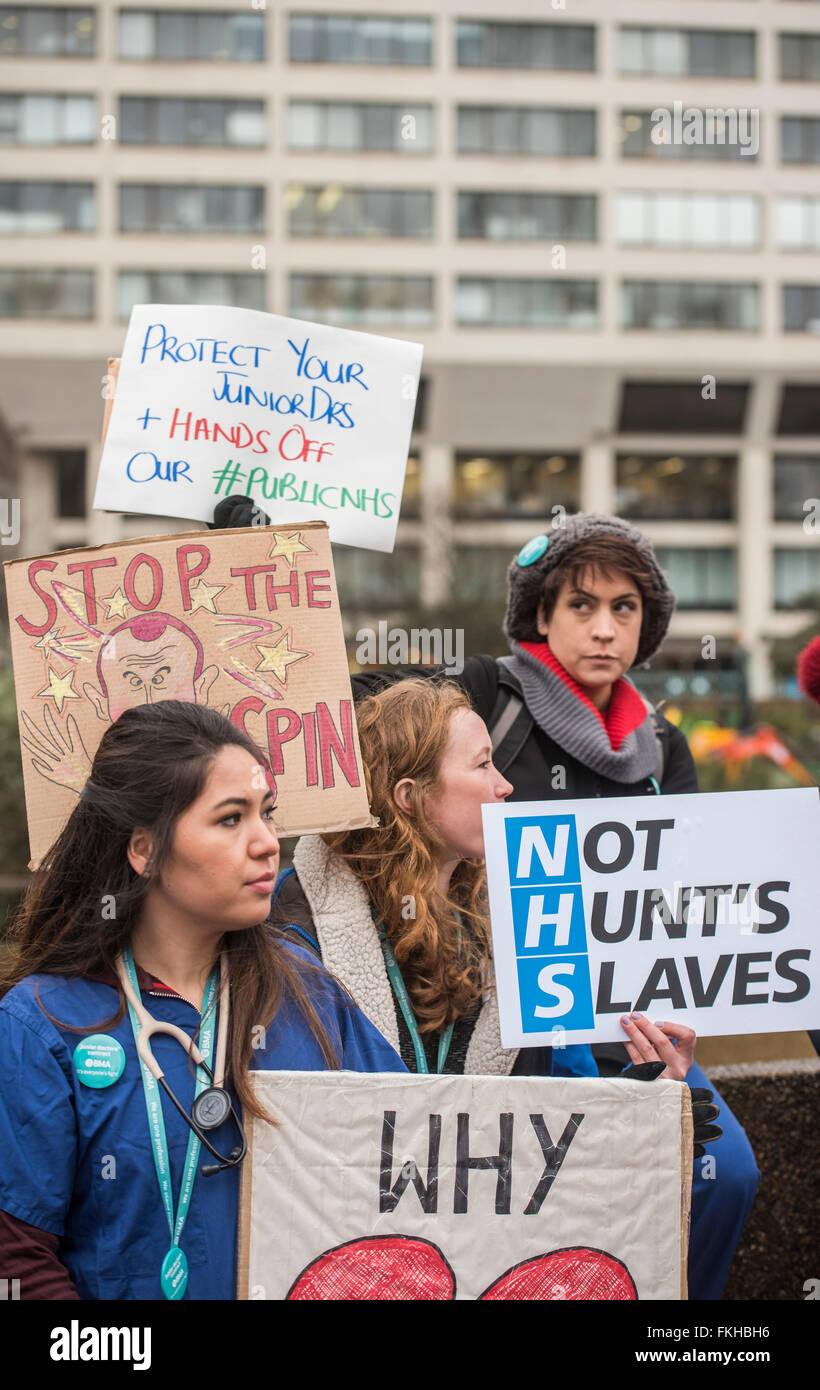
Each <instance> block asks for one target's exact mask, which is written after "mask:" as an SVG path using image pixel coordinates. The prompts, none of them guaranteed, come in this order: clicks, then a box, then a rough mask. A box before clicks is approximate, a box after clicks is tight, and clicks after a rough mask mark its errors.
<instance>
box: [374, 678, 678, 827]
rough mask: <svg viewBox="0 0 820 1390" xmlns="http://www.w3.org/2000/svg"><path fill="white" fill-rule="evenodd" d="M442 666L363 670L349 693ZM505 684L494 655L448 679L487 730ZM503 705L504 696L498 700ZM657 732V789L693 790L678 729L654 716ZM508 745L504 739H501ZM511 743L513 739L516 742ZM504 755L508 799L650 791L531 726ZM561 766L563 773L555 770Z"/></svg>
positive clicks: (500, 762)
mask: <svg viewBox="0 0 820 1390" xmlns="http://www.w3.org/2000/svg"><path fill="white" fill-rule="evenodd" d="M445 674H446V672H445V669H444V667H442V666H394V667H391V668H389V669H387V670H378V671H366V672H365V671H362V672H359V673H358V674H357V675H355V676H353V677H352V685H353V694H354V698H355V699H356V700H360V699H361V698H362V697H363V696H364V695H372V694H375V692H376V691H377V690H381V689H383V688H384V687H385V686H386V685H392V684H393V683H394V682H395V681H399V680H404V679H406V677H407V676H434V675H438V676H440V675H445ZM500 676H501V681H502V682H503V680H504V678H505V677H504V675H503V673H502V672H500V668H499V665H498V662H497V661H496V659H495V657H492V656H468V657H467V660H466V662H465V663H464V670H463V671H462V672H461V674H460V675H458V676H453V677H451V679H452V680H454V681H455V682H456V683H457V684H458V685H460V686H461V687H462V688H463V689H464V690H466V692H467V694H468V695H469V696H470V698H471V700H472V702H473V706H474V708H475V710H476V713H477V714H480V715H481V718H482V719H483V720H484V722H485V724H487V725H488V727H489V726H490V725H491V723H492V721H493V714H494V711H495V712H496V717H497V710H498V705H497V702H498V701H499V683H500V679H499V678H500ZM502 703H503V696H502ZM656 729H657V732H658V734H659V736H660V739H661V742H662V744H663V774H662V777H661V778H660V786H661V791H662V792H664V793H665V794H666V795H670V794H671V793H673V792H696V791H697V790H698V778H697V772H696V770H695V763H694V760H693V758H692V754H691V753H690V752H689V746H688V744H687V742H686V739H685V738H684V736H683V734H682V733H681V732H680V730H679V729H676V728H675V725H674V724H670V722H669V720H668V719H664V718H663V716H662V715H658V716H657V721H656ZM505 742H506V740H505ZM514 742H515V740H513V744H514ZM509 751H510V750H509V749H508V750H507V754H506V755H504V754H502V756H501V757H500V758H496V755H495V754H494V755H493V760H494V761H495V763H496V767H497V768H498V770H499V772H502V773H503V774H504V776H505V777H506V778H507V781H508V782H511V783H512V786H513V791H512V794H511V796H510V798H509V799H510V801H553V800H562V801H567V800H575V799H579V798H581V797H592V796H602V797H611V796H650V795H652V794H653V792H654V790H655V789H654V787H653V786H652V784H651V782H650V781H649V778H647V777H644V778H642V779H641V780H640V781H638V782H615V781H613V780H612V778H610V777H604V776H602V775H601V774H600V773H598V772H594V771H593V770H592V768H589V767H586V766H585V764H584V763H581V762H579V761H578V760H577V758H573V757H572V756H571V755H570V754H569V753H566V752H565V751H564V750H563V749H562V748H561V747H560V746H559V745H558V744H557V743H555V742H554V740H553V739H551V738H549V736H548V735H547V734H545V733H544V731H543V729H541V728H539V727H538V725H537V724H533V726H532V728H531V729H530V731H529V734H528V735H527V737H526V738H525V740H524V742H523V744H521V745H520V746H519V747H518V749H517V750H516V749H515V748H514V747H513V748H512V752H513V756H512V758H511V759H510V760H509V761H508V760H507V758H508V756H509ZM561 768H563V769H564V772H563V775H562V774H561V773H560V772H559V769H561Z"/></svg>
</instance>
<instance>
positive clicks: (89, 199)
mask: <svg viewBox="0 0 820 1390" xmlns="http://www.w3.org/2000/svg"><path fill="white" fill-rule="evenodd" d="M95 227H96V214H95V209H94V185H93V184H91V183H46V182H30V183H29V182H23V181H22V180H21V181H20V182H14V183H0V234H7V235H15V234H16V235H20V234H21V233H26V234H28V233H33V234H35V235H36V234H37V233H38V232H93V231H94V229H95Z"/></svg>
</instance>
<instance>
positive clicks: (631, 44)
mask: <svg viewBox="0 0 820 1390" xmlns="http://www.w3.org/2000/svg"><path fill="white" fill-rule="evenodd" d="M618 71H619V72H622V73H626V74H633V73H634V74H643V75H645V76H653V77H754V75H755V35H754V34H753V33H752V32H743V31H741V30H739V29H650V28H642V27H638V26H635V27H632V26H631V25H624V26H623V27H622V28H621V29H620V30H619V32H618Z"/></svg>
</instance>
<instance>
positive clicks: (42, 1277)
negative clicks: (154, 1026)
mask: <svg viewBox="0 0 820 1390" xmlns="http://www.w3.org/2000/svg"><path fill="white" fill-rule="evenodd" d="M266 775H267V774H266V768H265V764H264V761H263V759H262V755H261V754H260V752H259V751H258V749H256V748H255V746H254V745H253V744H252V743H251V742H250V741H249V740H248V739H247V738H246V737H245V735H244V734H242V733H241V732H239V731H238V730H237V729H235V728H234V727H233V725H232V724H230V723H229V722H228V721H227V720H226V719H223V718H222V716H221V715H219V714H217V713H215V712H214V711H212V710H208V709H205V708H203V707H202V706H200V705H196V704H187V703H182V702H178V701H164V702H161V703H159V704H154V705H143V706H140V707H139V708H137V709H131V710H126V711H125V713H124V714H123V715H122V716H121V717H120V719H119V720H118V721H117V722H116V723H115V724H112V725H111V726H110V728H108V729H107V730H106V732H105V734H104V736H103V738H102V741H101V743H100V745H99V748H98V750H97V754H96V757H95V759H94V764H93V767H92V770H91V776H90V778H89V781H88V783H87V784H86V787H85V789H84V792H83V794H82V796H81V798H80V801H79V803H78V805H77V807H76V809H75V810H74V812H73V813H72V815H71V817H70V819H69V821H68V822H67V824H66V826H65V828H64V830H63V831H62V833H61V835H60V836H59V838H58V839H57V841H56V843H55V844H54V846H53V847H52V849H51V850H50V852H49V854H48V855H47V857H46V859H45V860H44V862H43V865H42V867H41V868H40V870H39V872H38V873H37V875H36V877H35V879H34V882H33V884H32V886H31V888H30V890H29V892H28V895H27V897H26V899H25V901H24V903H23V905H22V907H21V909H20V911H19V913H18V917H17V919H16V921H15V924H14V927H13V929H12V935H11V942H12V944H13V945H16V946H17V948H18V949H17V950H16V951H14V952H13V961H12V964H11V965H10V966H6V968H5V970H4V972H3V975H2V977H1V978H0V994H2V995H3V997H2V999H0V1056H2V1058H3V1067H2V1069H0V1153H2V1155H3V1161H2V1165H0V1250H2V1255H0V1277H3V1278H8V1279H12V1280H19V1286H18V1285H13V1286H12V1287H14V1289H15V1296H16V1294H17V1292H18V1289H19V1297H20V1298H21V1299H32V1298H54V1299H70V1298H86V1299H161V1298H163V1297H167V1298H172V1299H178V1298H190V1299H231V1298H234V1297H235V1290H236V1253H235V1252H236V1236H237V1213H238V1196H239V1155H240V1154H241V1152H242V1140H241V1133H242V1131H241V1128H240V1126H239V1124H237V1122H236V1119H237V1117H238V1118H239V1119H240V1120H241V1119H242V1118H244V1121H245V1123H246V1124H247V1123H249V1121H250V1119H251V1117H252V1116H266V1112H265V1111H264V1110H263V1108H262V1107H261V1105H260V1103H259V1102H258V1101H257V1100H256V1098H255V1095H254V1092H253V1086H252V1081H251V1078H250V1076H249V1072H250V1071H253V1070H257V1069H263V1070H282V1069H287V1070H294V1071H319V1070H325V1069H328V1068H341V1069H345V1070H349V1071H366V1072H387V1071H404V1070H406V1069H405V1067H404V1064H403V1063H402V1061H401V1059H400V1058H399V1056H398V1055H397V1053H396V1052H395V1051H394V1050H393V1048H392V1047H391V1046H390V1045H389V1044H388V1043H387V1042H386V1041H385V1039H384V1038H383V1037H382V1036H381V1034H380V1033H379V1032H377V1030H376V1029H375V1028H374V1027H373V1025H372V1024H371V1023H369V1022H368V1020H367V1019H366V1018H365V1017H364V1015H363V1014H362V1013H361V1012H360V1011H359V1009H358V1008H356V1006H355V1005H354V1004H353V1002H352V1000H351V998H350V996H349V995H348V994H347V993H346V992H345V990H344V989H343V988H342V987H341V986H340V985H339V984H338V982H337V981H336V980H335V979H334V978H333V976H331V975H330V974H328V973H327V971H326V970H325V969H324V968H323V967H322V966H321V965H319V964H318V963H317V962H316V961H315V960H314V959H313V958H312V956H311V954H310V953H309V952H307V951H304V950H302V949H301V948H300V947H299V946H296V945H293V944H291V943H289V942H286V941H285V940H284V939H283V938H282V937H281V936H280V935H279V934H278V933H275V932H274V931H273V930H272V929H271V928H270V927H269V926H268V925H266V918H267V916H268V912H269V906H270V894H271V890H272V887H273V884H274V882H275V879H276V873H277V868H278V861H279V842H278V840H277V838H276V833H275V831H274V828H273V794H272V792H271V791H270V790H269V787H268V784H267V780H266ZM125 980H128V981H129V982H130V991H131V993H132V998H133V999H134V1000H135V1001H136V1003H137V1004H139V1005H142V1007H143V1009H144V1010H146V1011H147V1013H148V1014H149V1015H150V1018H151V1019H153V1020H154V1021H155V1022H157V1023H164V1024H171V1025H176V1027H177V1028H178V1029H181V1030H182V1033H183V1034H184V1035H185V1037H186V1038H194V1039H195V1040H196V1041H197V1044H198V1046H199V1048H200V1049H201V1055H202V1056H203V1057H205V1060H206V1061H208V1059H210V1070H211V1072H212V1073H213V1072H214V1071H216V1081H217V1083H218V1082H219V1080H220V1076H219V1070H220V1066H221V1063H220V1058H221V1057H224V1065H225V1087H224V1089H223V1095H224V1094H227V1096H228V1097H229V1098H230V1100H231V1102H232V1105H233V1110H234V1112H235V1113H234V1114H233V1115H231V1116H229V1118H228V1119H227V1121H225V1122H224V1123H223V1124H222V1125H221V1126H220V1127H218V1128H212V1129H208V1128H207V1123H208V1117H209V1111H210V1113H211V1114H213V1113H214V1107H215V1111H216V1114H217V1115H219V1114H221V1113H222V1111H223V1110H226V1109H227V1108H228V1107H227V1101H226V1100H224V1099H223V1097H222V1096H220V1095H219V1094H218V1089H219V1088H218V1087H217V1094H216V1095H215V1096H214V1094H213V1091H212V1090H211V1091H209V1099H208V1098H206V1101H205V1102H203V1108H198V1109H196V1115H197V1116H198V1117H199V1119H198V1131H199V1136H200V1137H198V1136H197V1134H196V1133H195V1132H194V1130H193V1129H192V1127H191V1125H190V1124H189V1123H188V1120H187V1119H186V1116H190V1115H191V1113H192V1107H193V1106H194V1101H195V1099H196V1096H197V1095H198V1094H199V1092H200V1091H201V1090H203V1089H205V1088H208V1086H209V1077H208V1076H207V1074H206V1072H205V1070H204V1069H203V1068H199V1067H195V1065H194V1061H193V1060H192V1058H191V1057H190V1056H189V1055H188V1052H187V1050H186V1048H185V1047H183V1046H182V1045H181V1043H180V1040H179V1037H178V1036H177V1037H173V1036H170V1035H169V1034H168V1033H165V1032H154V1033H153V1034H152V1036H151V1038H150V1051H151V1054H152V1056H153V1059H154V1061H155V1063H156V1067H157V1070H159V1071H161V1073H163V1074H164V1081H163V1082H159V1083H158V1082H157V1081H156V1080H155V1078H154V1077H153V1076H152V1075H151V1073H150V1072H149V1071H148V1068H147V1067H146V1066H143V1065H141V1063H140V1057H139V1055H138V1052H137V1042H136V1039H137V1034H138V1032H139V1029H140V1019H139V1017H138V1015H137V1010H135V1009H134V1008H133V1007H132V1006H131V1005H129V1004H128V1000H127V997H126V991H125V987H124V981H125ZM226 981H227V982H228V983H227V984H226ZM226 1013H227V1015H228V1019H229V1021H228V1023H227V1026H226V1027H225V1028H224V1031H223V1035H222V1038H221V1041H222V1046H221V1048H220V1029H222V1028H223V1023H224V1020H225V1015H226ZM143 1056H145V1054H143ZM165 1082H167V1085H168V1088H169V1090H168V1091H164V1083H165ZM171 1093H172V1094H171ZM174 1098H175V1100H174ZM175 1101H176V1102H178V1106H179V1108H177V1104H176V1103H175ZM182 1112H184V1113H182ZM149 1117H151V1121H152V1122H151V1123H149ZM266 1117H267V1118H269V1119H275V1116H266ZM202 1136H204V1138H205V1139H207V1140H208V1141H209V1142H210V1143H211V1144H212V1145H213V1148H214V1149H215V1150H216V1156H213V1155H212V1154H211V1153H208V1151H207V1148H206V1146H205V1144H204V1143H201V1142H200V1138H201V1137H202ZM220 1160H222V1161H220ZM206 1168H210V1169H211V1171H210V1172H209V1173H207V1175H205V1174H204V1173H203V1169H206Z"/></svg>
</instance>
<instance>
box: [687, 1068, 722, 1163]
mask: <svg viewBox="0 0 820 1390" xmlns="http://www.w3.org/2000/svg"><path fill="white" fill-rule="evenodd" d="M691 1089H692V1123H693V1124H694V1126H695V1132H694V1136H693V1137H694V1140H695V1158H700V1157H701V1155H702V1154H703V1146H704V1144H710V1143H711V1142H712V1140H713V1139H719V1138H720V1136H721V1134H722V1133H723V1130H722V1129H721V1127H720V1125H715V1124H712V1121H713V1120H716V1119H717V1117H718V1115H719V1114H720V1109H719V1107H718V1106H717V1105H715V1104H714V1103H713V1102H714V1099H715V1098H714V1096H713V1094H712V1092H711V1091H707V1089H706V1087H705V1086H693V1087H692V1088H691Z"/></svg>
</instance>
